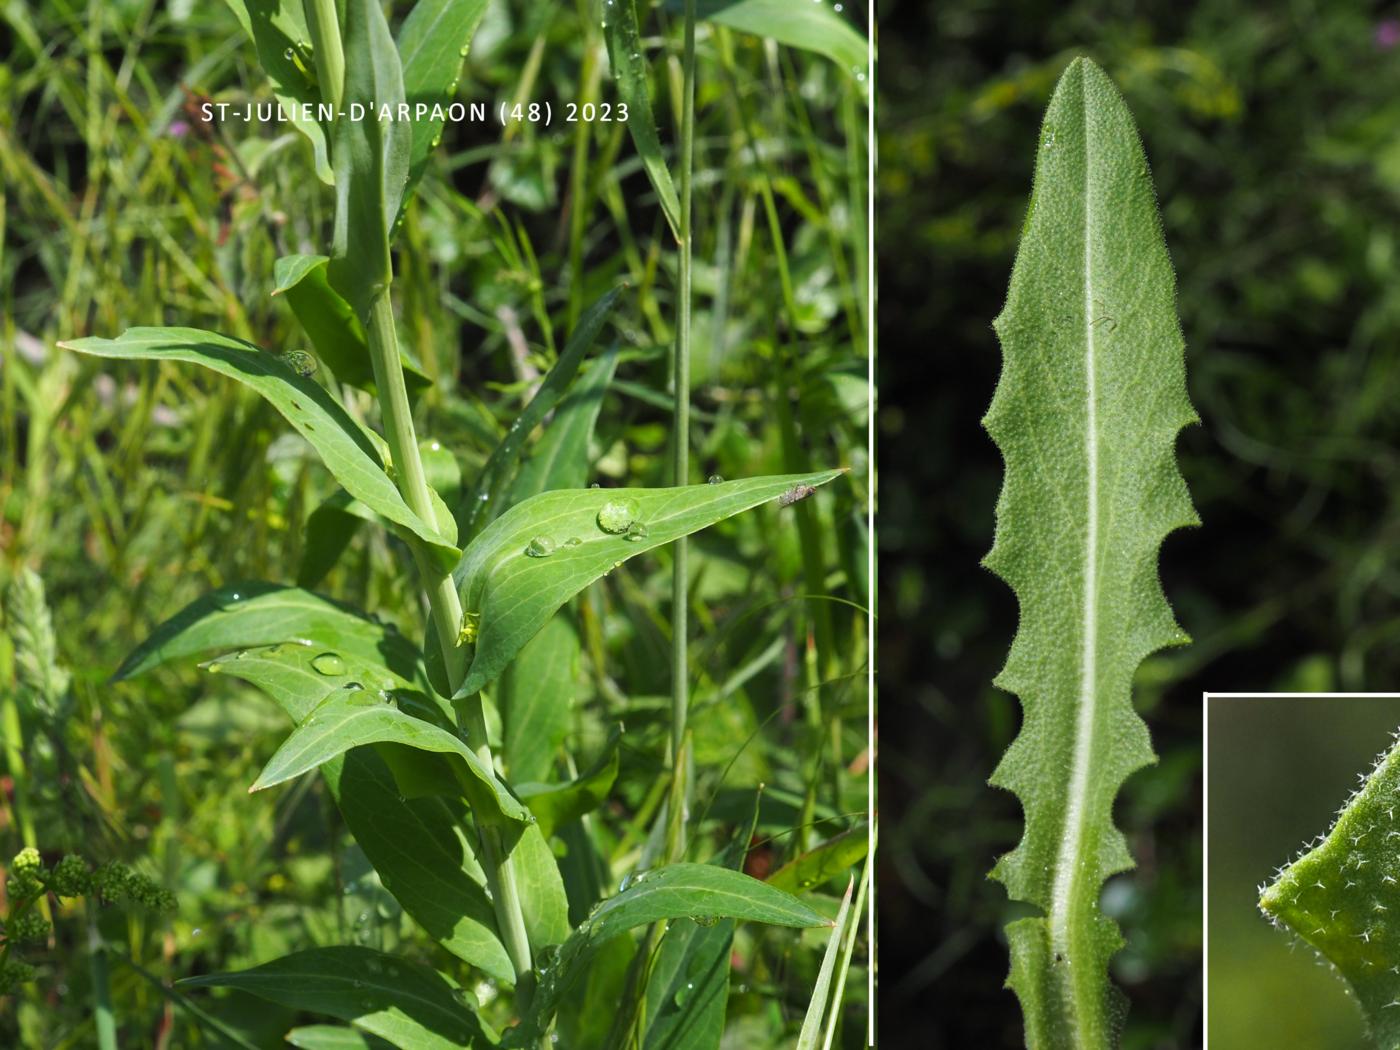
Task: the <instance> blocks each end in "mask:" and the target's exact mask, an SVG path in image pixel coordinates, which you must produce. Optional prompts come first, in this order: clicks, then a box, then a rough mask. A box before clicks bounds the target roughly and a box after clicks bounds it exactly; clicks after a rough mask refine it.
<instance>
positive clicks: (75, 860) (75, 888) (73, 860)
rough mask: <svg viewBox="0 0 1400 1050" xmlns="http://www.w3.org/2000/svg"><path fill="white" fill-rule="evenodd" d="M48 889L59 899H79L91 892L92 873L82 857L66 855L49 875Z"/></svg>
mask: <svg viewBox="0 0 1400 1050" xmlns="http://www.w3.org/2000/svg"><path fill="white" fill-rule="evenodd" d="M49 889H51V890H52V891H53V892H54V893H56V894H57V895H58V896H60V897H81V896H82V895H83V894H85V893H88V892H90V891H91V890H92V873H91V872H90V871H89V870H88V866H87V861H85V860H83V858H82V857H78V856H74V855H73V854H71V853H70V854H68V856H66V857H64V858H63V859H62V860H61V861H59V862H58V863H57V864H55V865H54V868H53V871H51V872H50V873H49Z"/></svg>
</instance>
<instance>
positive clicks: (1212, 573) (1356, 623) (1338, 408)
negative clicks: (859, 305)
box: [878, 0, 1400, 1050]
mask: <svg viewBox="0 0 1400 1050" xmlns="http://www.w3.org/2000/svg"><path fill="white" fill-rule="evenodd" d="M879 14H880V52H881V55H880V57H881V66H880V73H879V99H880V111H879V128H880V142H879V151H880V171H879V176H878V190H879V204H878V207H879V219H878V238H879V246H880V252H879V256H880V273H879V280H880V295H881V303H880V339H881V353H880V365H879V368H880V374H879V379H880V390H881V398H882V406H881V411H880V416H879V434H878V441H879V455H880V466H881V468H882V475H883V477H882V484H881V489H882V492H881V497H882V498H881V505H880V522H881V527H880V545H881V547H880V549H881V559H882V566H881V568H882V571H881V575H880V580H881V584H880V585H881V598H880V601H881V614H882V616H881V638H880V643H881V670H880V677H881V681H882V683H883V691H882V709H881V714H882V719H883V724H882V727H881V728H882V734H881V735H882V740H883V749H882V753H881V800H882V809H883V824H884V832H883V834H882V836H881V840H882V841H881V846H882V849H883V858H882V864H881V869H880V878H881V883H880V891H881V895H880V898H879V911H880V929H881V955H880V961H881V968H880V969H881V1003H880V1017H881V1033H882V1035H883V1036H884V1038H883V1040H882V1045H884V1046H886V1047H892V1048H893V1047H903V1046H909V1047H920V1048H934V1050H937V1048H943V1047H955V1048H959V1050H962V1048H967V1047H978V1048H981V1047H988V1048H997V1047H1015V1046H1020V1045H1021V1043H1022V1037H1021V1028H1020V1012H1019V1010H1018V1008H1017V1005H1016V1001H1015V999H1014V997H1013V996H1012V995H1011V993H1009V992H1006V991H1003V990H1002V987H1001V986H1002V981H1003V979H1004V977H1005V974H1006V969H1007V958H1006V951H1005V945H1004V940H1003V938H1002V935H1001V932H1000V931H1001V927H1002V925H1003V923H1004V921H1005V919H1006V914H1007V904H1006V898H1005V893H1004V891H1003V890H1002V888H1001V887H1000V885H998V884H996V883H993V882H990V881H988V880H987V879H986V872H987V870H988V869H989V868H990V867H991V865H992V863H993V861H994V860H995V858H996V857H997V856H998V855H999V854H1000V853H1002V852H1004V851H1006V850H1007V849H1009V848H1011V847H1012V846H1013V845H1014V844H1015V842H1016V841H1017V839H1018V837H1019V834H1020V827H1021V815H1020V807H1019V806H1018V804H1017V803H1016V800H1015V799H1014V798H1013V797H1012V796H1010V795H1008V794H1006V793H1004V792H1000V791H997V790H994V789H991V788H988V787H987V786H986V783H985V782H986V779H987V777H988V776H989V775H990V773H991V771H992V769H993V767H994V766H995V765H996V762H997V759H998V757H999V756H1000V754H1001V753H1002V751H1003V750H1004V749H1005V747H1006V745H1007V744H1008V743H1009V742H1010V740H1011V739H1012V737H1013V736H1014V735H1015V733H1016V730H1017V726H1018V723H1019V718H1020V714H1019V708H1018V706H1017V703H1016V701H1015V699H1014V698H1013V697H1010V696H1008V695H1006V694H1003V693H1000V692H998V691H997V690H994V689H992V687H991V686H990V684H989V683H990V682H991V679H992V677H993V676H994V675H995V674H996V672H997V671H998V670H999V668H1000V666H1001V663H1002V661H1003V659H1004V658H1005V655H1006V650H1007V646H1008V644H1009V642H1010V640H1011V637H1012V635H1013V633H1014V630H1015V624H1016V605H1015V601H1014V599H1013V597H1012V595H1011V593H1010V591H1009V590H1008V589H1007V588H1006V587H1005V585H1003V584H1002V583H1001V582H1000V581H998V580H997V579H995V578H994V577H992V576H991V575H990V574H989V573H987V572H986V571H984V570H983V569H981V568H980V567H979V564H978V563H979V561H980V559H981V558H982V556H983V555H984V554H985V553H986V551H987V549H988V548H989V547H990V545H991V535H992V509H993V506H994V504H995V500H996V495H997V491H998V489H999V487H1000V484H1001V461H1000V458H999V456H998V454H997V451H996V449H995V447H994V446H993V445H992V444H991V442H990V441H989V440H988V438H987V437H986V435H985V433H984V432H983V431H982V429H981V427H980V425H979V423H978V420H979V419H980V417H981V415H982V413H983V412H984V411H985V409H986V407H987V404H988V402H989V401H990V399H991V395H992V390H993V388H994V386H995V384H996V377H997V373H998V369H999V364H1000V352H999V350H998V347H997V344H996V340H995V337H994V335H993V333H992V329H991V319H992V318H993V317H994V316H995V315H996V313H997V312H998V311H999V309H1000V308H1001V304H1002V300H1003V296H1004V294H1005V290H1006V284H1007V280H1008V278H1009V275H1010V270H1011V261H1012V256H1013V253H1014V250H1015V245H1016V238H1017V235H1018V233H1019V231H1020V226H1021V222H1022V219H1023V216H1024V213H1025V206H1026V200H1027V195H1028V193H1029V190H1030V184H1031V169H1032V161H1033V158H1034V152H1035V143H1036V135H1037V129H1038V126H1039V122H1040V119H1041V114H1042V112H1043V110H1044V107H1045V105H1046V103H1047V101H1048V99H1049V94H1050V91H1051V88H1052V87H1053V85H1054V82H1055V79H1056V77H1057V76H1058V74H1059V73H1060V71H1061V70H1062V69H1063V67H1064V66H1065V64H1066V63H1067V62H1068V61H1069V60H1070V59H1071V58H1072V57H1074V56H1075V55H1078V54H1087V55H1089V56H1091V57H1093V58H1094V59H1095V60H1097V61H1098V62H1099V63H1100V64H1102V65H1103V66H1104V68H1105V69H1106V70H1107V71H1108V72H1109V74H1110V75H1111V76H1112V77H1113V78H1114V80H1115V81H1116V82H1117V84H1118V85H1119V87H1120V88H1121V89H1122V91H1123V94H1124V95H1125V97H1126V98H1127V101H1128V104H1129V106H1130V107H1131V109H1132V111H1133V113H1134V115H1135V117H1136V119H1137V122H1138V126H1139V128H1140V130H1141V133H1142V138H1143V141H1144V144H1145V146H1146V149H1147V154H1148V157H1149V159H1150V161H1151V163H1152V169H1153V176H1154V179H1155V182H1156V186H1157V191H1158V194H1159V196H1160V200H1161V206H1162V213H1163V219H1164V222H1165V226H1166V236H1167V243H1168V246H1169V248H1170V250H1171V254H1172V258H1173V260H1174V261H1175V263H1176V266H1177V270H1178V276H1179V297H1180V309H1181V318H1182V325H1183V327H1184V329H1185V334H1186V341H1187V366H1188V371H1189V384H1190V389H1191V395H1192V399H1193V401H1194V403H1195V405H1196V408H1197V410H1198V411H1199V413H1200V414H1201V417H1202V420H1203V425H1201V426H1199V427H1194V428H1192V429H1190V430H1188V431H1187V432H1185V433H1184V434H1183V435H1182V438H1181V441H1180V459H1181V467H1182V472H1183V473H1184V475H1185V477H1186V479H1187V483H1188V484H1189V486H1190V488H1191V492H1192V495H1193V496H1194V499H1195V501H1196V506H1197V508H1198V509H1199V511H1200V514H1201V518H1202V520H1203V521H1204V526H1203V527H1202V528H1200V529H1197V530H1193V531H1191V532H1186V533H1180V534H1177V535H1175V536H1173V537H1172V538H1170V539H1169V540H1168V541H1167V544H1166V546H1165V549H1164V551H1163V563H1162V574H1163V578H1164V582H1165V586H1166V591H1167V594H1168V596H1169V598H1170V599H1171V601H1172V602H1173V604H1174V606H1175V608H1176V611H1177V615H1178V618H1179V620H1180V621H1181V623H1182V625H1183V626H1184V627H1185V628H1186V630H1187V631H1189V632H1190V633H1191V635H1192V636H1193V637H1194V639H1195V643H1194V644H1193V645H1192V646H1190V647H1189V648H1186V649H1182V650H1177V651H1174V652H1171V653H1167V654H1160V655H1158V656H1157V657H1154V658H1152V659H1151V660H1149V661H1148V662H1147V663H1146V664H1145V665H1144V666H1143V668H1142V671H1141V673H1140V675H1139V679H1138V687H1137V690H1136V701H1137V703H1138V705H1139V707H1140V710H1141V711H1142V713H1143V715H1144V717H1145V718H1146V719H1147V721H1148V723H1149V725H1150V726H1151V728H1152V734H1153V740H1154V744H1155V747H1156V749H1157V752H1158V754H1159V755H1160V756H1161V761H1160V763H1159V764H1158V765H1157V766H1156V767H1154V768H1152V769H1150V770H1148V771H1145V772H1143V773H1140V774H1138V775H1137V776H1135V777H1133V778H1132V779H1131V780H1130V781H1129V782H1128V784H1127V786H1126V788H1125V790H1124V792H1123V794H1122V796H1121V798H1120V801H1119V804H1118V807H1117V820H1118V823H1119V825H1120V826H1121V827H1122V828H1123V829H1124V831H1125V832H1126V834H1127V835H1128V838H1129V843H1130V845H1131V848H1132V850H1133V854H1134V856H1135V857H1136V858H1137V862H1138V870H1137V871H1136V872H1134V873H1132V874H1131V875H1129V876H1126V877H1121V878H1119V879H1116V880H1114V881H1113V882H1111V883H1110V884H1109V886H1108V887H1107V888H1106V890H1105V896H1104V906H1105V908H1106V909H1107V910H1109V911H1110V912H1111V913H1112V914H1113V915H1114V916H1115V917H1116V918H1117V919H1118V921H1119V923H1120V924H1121V925H1122V927H1123V930H1124V933H1125V935H1126V937H1127V940H1128V946H1127V948H1126V949H1125V950H1124V951H1123V952H1121V953H1120V954H1119V955H1118V956H1117V958H1116V959H1115V963H1114V970H1115V972H1114V978H1115V981H1116V982H1117V983H1118V984H1119V986H1120V987H1122V988H1123V989H1124V990H1125V991H1126V992H1127V993H1128V996H1129V998H1130V999H1131V1002H1132V1009H1131V1013H1130V1016H1129V1025H1128V1029H1127V1031H1126V1033H1125V1037H1124V1046H1125V1047H1126V1048H1128V1050H1142V1048H1168V1047H1181V1048H1186V1047H1195V1046H1199V1045H1200V1044H1201V1024H1202V1018H1201V981H1202V975H1201V892H1200V886H1201V845H1200V834H1201V816H1200V814H1201V783H1200V772H1201V714H1202V713H1201V693H1202V690H1204V689H1207V688H1209V689H1212V690H1239V691H1266V690H1282V689H1292V690H1322V689H1327V688H1332V687H1337V688H1346V689H1357V688H1372V689H1384V688H1386V686H1387V685H1388V684H1393V683H1394V682H1395V681H1397V679H1400V647H1397V646H1396V645H1395V641H1396V639H1397V637H1400V601H1397V593H1398V592H1400V572H1397V564H1400V557H1397V551H1400V544H1398V543H1397V536H1398V535H1400V502H1398V501H1397V496H1400V485H1397V484H1396V483H1395V481H1396V479H1395V475H1396V473H1397V468H1400V457H1398V456H1397V449H1400V403H1398V401H1397V390H1400V221H1397V220H1400V6H1397V5H1393V4H1361V3H1343V2H1330V3H1328V2H1321V0H1315V2H1292V3H1289V2H1275V3H1268V4H1257V3H1246V2H1242V0H1230V2H1225V0H1215V2H1207V3H1198V4H1189V3H1180V2H1174V3H1166V2H1160V3H1127V2H1124V3H1086V2H1074V0H1070V2H1065V3H1049V2H1041V3H1031V2H1026V3H990V2H985V3H983V2H976V0H942V2H938V3H928V2H910V0H886V2H884V3H882V4H881V5H880V12H879ZM1368 747H1370V745H1368ZM1376 747H1379V744H1377V745H1376ZM1363 750H1366V749H1363ZM1370 750H1372V751H1373V750H1375V748H1373V747H1372V748H1370ZM1368 753H1369V752H1368ZM1336 801H1337V800H1335V799H1331V798H1328V799H1324V800H1322V802H1321V803H1320V804H1321V805H1322V807H1323V808H1324V809H1327V810H1328V811H1329V812H1330V808H1331V807H1334V806H1335V804H1336ZM1309 833H1311V832H1309ZM1280 859H1282V858H1280ZM1249 888H1250V890H1251V891H1252V889H1253V883H1252V882H1251V884H1250V887H1249ZM1261 923H1262V920H1261ZM1263 932H1264V933H1266V934H1272V931H1270V930H1269V929H1268V928H1267V927H1264V928H1263ZM1283 950H1284V951H1285V953H1286V945H1284V946H1283ZM1323 976H1325V974H1324V975H1323ZM1254 1045H1258V1046H1264V1045H1278V1044H1266V1043H1257V1044H1254ZM1289 1045H1301V1044H1289Z"/></svg>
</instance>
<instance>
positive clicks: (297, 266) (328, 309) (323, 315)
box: [272, 255, 432, 398]
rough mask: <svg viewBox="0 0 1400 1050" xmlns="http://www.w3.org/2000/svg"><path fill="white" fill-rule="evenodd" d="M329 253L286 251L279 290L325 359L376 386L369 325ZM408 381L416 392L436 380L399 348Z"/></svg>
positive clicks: (363, 385) (365, 385)
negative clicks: (344, 290) (330, 271)
mask: <svg viewBox="0 0 1400 1050" xmlns="http://www.w3.org/2000/svg"><path fill="white" fill-rule="evenodd" d="M329 263H330V259H329V258H327V257H326V256H324V255H284V256H282V258H280V259H278V260H277V264H276V266H275V267H274V269H273V280H274V287H273V289H272V294H273V295H274V296H277V295H284V296H286V298H287V303H288V304H289V305H290V306H291V308H292V313H294V314H296V317H297V320H298V321H299V322H300V323H301V326H302V328H304V329H305V330H306V334H307V336H309V337H310V339H311V345H312V346H314V347H315V348H316V356H317V357H318V358H320V359H321V361H323V362H324V363H325V365H326V367H328V368H329V369H330V370H331V371H332V372H333V373H334V374H335V377H336V378H337V379H339V380H340V381H341V382H342V383H349V384H350V385H351V386H356V387H359V388H360V389H361V390H368V391H370V392H373V391H374V365H373V364H372V363H371V362H370V358H369V344H368V343H367V342H366V340H365V326H364V325H362V324H361V323H360V319H359V318H358V317H356V316H355V311H354V310H352V309H351V308H350V304H349V303H347V302H346V301H345V300H344V299H343V298H341V296H340V293H339V292H337V291H336V290H335V289H334V288H332V287H331V283H330V280H329V279H328V278H327V276H326V271H327V267H328V264H329ZM399 359H400V361H401V362H402V363H403V378H404V384H405V385H406V386H407V387H408V395H409V397H410V398H414V397H417V396H418V394H420V393H421V392H422V391H423V390H425V389H426V388H427V387H429V386H431V385H432V380H431V379H429V378H428V377H427V376H426V375H424V374H423V371H422V369H420V368H419V367H418V365H417V363H416V362H414V361H413V360H411V359H410V358H409V356H408V355H407V354H406V353H405V352H404V351H403V350H400V351H399Z"/></svg>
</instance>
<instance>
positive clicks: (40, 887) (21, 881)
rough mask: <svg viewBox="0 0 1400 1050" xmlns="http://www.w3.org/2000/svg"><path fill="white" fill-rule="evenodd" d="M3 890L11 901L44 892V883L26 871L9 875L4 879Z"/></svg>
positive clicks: (26, 898)
mask: <svg viewBox="0 0 1400 1050" xmlns="http://www.w3.org/2000/svg"><path fill="white" fill-rule="evenodd" d="M5 891H6V892H7V893H8V894H9V896H10V900H12V901H22V900H29V899H30V898H32V897H37V896H39V894H41V893H43V892H44V884H43V883H42V882H40V881H39V876H37V875H33V874H31V873H29V872H27V871H26V872H21V873H19V874H15V875H11V876H10V877H9V879H7V880H6V881H5Z"/></svg>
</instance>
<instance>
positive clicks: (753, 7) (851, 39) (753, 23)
mask: <svg viewBox="0 0 1400 1050" xmlns="http://www.w3.org/2000/svg"><path fill="white" fill-rule="evenodd" d="M666 6H667V8H668V9H670V10H672V11H680V10H683V9H684V6H685V5H684V3H683V0H667V4H666ZM695 6H696V14H697V15H698V17H700V18H702V19H704V20H705V21H707V22H714V23H715V24H716V25H722V26H728V27H729V28H730V29H737V30H738V31H739V32H741V33H752V34H753V35H754V36H766V37H770V38H772V39H773V40H776V41H777V42H778V43H780V44H786V45H787V46H788V47H796V48H801V49H802V50H804V51H812V52H815V53H816V54H819V55H825V56H826V57H827V58H829V59H831V60H832V61H833V62H835V63H836V64H837V65H838V66H840V67H841V68H842V69H845V70H847V71H848V72H850V73H852V74H856V73H860V74H865V73H866V66H867V64H868V58H869V56H868V54H867V52H868V48H867V46H866V40H865V37H864V36H862V35H861V34H860V33H859V32H858V31H857V30H856V28H855V27H854V26H853V25H851V23H850V22H848V21H847V20H846V19H844V18H842V17H841V16H840V15H839V14H837V13H836V12H835V11H833V10H832V9H831V8H830V7H829V6H828V5H826V4H822V3H816V4H814V3H794V2H793V0H698V2H697V4H696V5H695Z"/></svg>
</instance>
